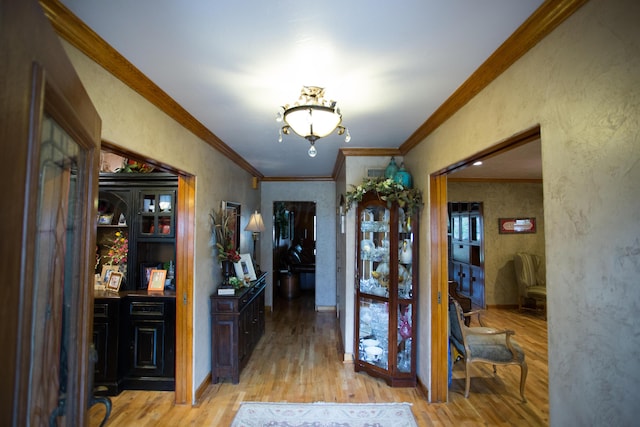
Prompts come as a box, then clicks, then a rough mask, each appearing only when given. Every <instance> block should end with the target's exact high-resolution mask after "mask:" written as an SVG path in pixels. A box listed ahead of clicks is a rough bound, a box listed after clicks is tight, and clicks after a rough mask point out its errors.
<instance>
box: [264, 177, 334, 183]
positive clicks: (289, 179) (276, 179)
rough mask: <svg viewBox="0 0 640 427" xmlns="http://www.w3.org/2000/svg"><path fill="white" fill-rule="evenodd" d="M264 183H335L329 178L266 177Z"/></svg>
mask: <svg viewBox="0 0 640 427" xmlns="http://www.w3.org/2000/svg"><path fill="white" fill-rule="evenodd" d="M262 181H264V182H300V181H335V180H334V178H333V177H331V176H268V177H264V178H262Z"/></svg>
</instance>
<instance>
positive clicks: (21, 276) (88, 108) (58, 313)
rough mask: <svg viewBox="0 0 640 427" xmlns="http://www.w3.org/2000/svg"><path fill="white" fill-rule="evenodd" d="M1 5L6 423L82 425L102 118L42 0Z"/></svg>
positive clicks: (0, 333) (1, 364)
mask: <svg viewBox="0 0 640 427" xmlns="http://www.w3.org/2000/svg"><path fill="white" fill-rule="evenodd" d="M1 9H2V11H3V12H2V13H1V14H0V51H1V52H2V57H3V58H4V60H3V61H0V75H2V76H3V79H4V82H3V83H4V84H3V89H2V90H3V96H2V100H1V102H0V117H2V121H1V124H0V140H1V141H2V144H3V157H4V160H5V166H4V167H3V168H0V171H1V172H0V176H1V177H2V182H3V183H4V184H5V185H4V203H3V214H2V221H0V227H1V228H0V229H1V233H2V236H3V239H0V245H2V248H1V253H2V254H3V256H2V257H0V258H1V259H2V265H1V266H0V278H1V280H0V282H1V283H2V284H3V285H2V286H1V287H0V299H1V300H2V303H3V309H2V314H1V319H0V337H1V339H2V342H3V345H4V351H3V352H0V358H1V359H0V376H1V377H2V378H3V382H4V384H3V387H2V396H1V398H0V402H2V403H1V405H2V407H0V425H3V426H18V425H20V426H22V425H47V424H56V425H61V426H77V425H85V424H86V422H85V413H86V408H87V404H88V400H89V395H90V394H91V392H90V390H88V384H89V381H88V379H89V377H90V375H92V374H93V373H92V372H90V362H89V343H90V337H91V335H90V333H91V319H92V308H93V300H92V292H93V281H92V274H91V273H92V269H93V265H94V263H95V259H91V256H92V255H93V254H94V253H95V234H94V233H93V232H92V230H93V229H94V228H95V215H96V214H95V212H96V207H95V197H96V193H97V183H98V182H97V171H98V160H99V145H100V118H99V116H98V114H97V112H96V110H95V108H94V107H93V105H92V103H91V101H90V99H89V97H88V95H87V93H86V92H85V91H84V89H83V87H82V85H81V83H80V81H79V79H78V77H77V75H76V73H75V71H74V69H73V67H72V66H71V63H70V62H69V60H68V58H67V57H66V54H65V52H64V50H63V48H62V46H61V44H60V41H59V39H58V37H57V36H56V34H55V33H54V31H53V29H52V28H51V25H50V23H49V21H48V20H47V19H46V18H45V16H44V14H43V12H42V10H41V9H40V6H39V4H38V2H37V1H22V2H13V1H12V2H7V1H2V7H1ZM16 40H20V42H19V43H18V42H16ZM90 255H91V256H90Z"/></svg>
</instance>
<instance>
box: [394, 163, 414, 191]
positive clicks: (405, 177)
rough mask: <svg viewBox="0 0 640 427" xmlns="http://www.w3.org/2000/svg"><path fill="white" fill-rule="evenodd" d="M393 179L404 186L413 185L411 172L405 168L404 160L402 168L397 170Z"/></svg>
mask: <svg viewBox="0 0 640 427" xmlns="http://www.w3.org/2000/svg"><path fill="white" fill-rule="evenodd" d="M393 180H394V181H395V182H397V183H398V184H401V185H402V186H403V187H404V188H411V186H412V185H413V183H412V180H411V174H410V173H409V172H408V171H407V170H406V169H405V168H404V162H402V163H401V164H400V169H399V170H398V172H396V175H395V176H394V178H393Z"/></svg>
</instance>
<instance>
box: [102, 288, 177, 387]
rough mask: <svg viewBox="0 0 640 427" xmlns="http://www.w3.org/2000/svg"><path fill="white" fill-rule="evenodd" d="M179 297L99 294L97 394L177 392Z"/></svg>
mask: <svg viewBox="0 0 640 427" xmlns="http://www.w3.org/2000/svg"><path fill="white" fill-rule="evenodd" d="M175 306H176V297H175V292H170V291H165V292H163V293H160V294H155V295H154V294H151V295H150V294H147V293H146V292H142V291H125V292H120V293H112V292H106V291H96V296H95V300H94V319H93V343H94V345H95V347H96V350H97V354H98V360H97V361H96V363H95V375H94V385H95V387H96V390H95V392H96V394H97V395H105V394H106V395H111V396H114V395H117V394H119V393H120V392H121V391H122V390H162V391H172V390H175V335H176V331H175V324H176V310H175Z"/></svg>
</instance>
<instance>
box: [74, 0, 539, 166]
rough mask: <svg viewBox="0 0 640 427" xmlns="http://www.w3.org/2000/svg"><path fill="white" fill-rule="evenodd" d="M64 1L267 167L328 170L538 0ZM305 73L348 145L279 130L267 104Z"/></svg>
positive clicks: (461, 71)
mask: <svg viewBox="0 0 640 427" xmlns="http://www.w3.org/2000/svg"><path fill="white" fill-rule="evenodd" d="M62 3H63V4H64V5H65V6H66V7H67V8H69V9H70V10H71V11H72V12H73V13H74V14H75V15H76V16H77V17H78V18H80V19H81V20H82V21H83V22H84V23H85V24H87V25H88V26H89V27H90V28H91V29H92V30H93V31H95V32H96V33H97V34H98V35H99V36H100V37H102V38H103V39H104V40H105V41H106V42H107V43H109V44H110V45H111V46H112V47H113V48H115V49H116V50H117V51H118V52H119V53H120V54H121V55H123V56H124V57H125V58H126V59H127V60H128V61H129V62H131V63H132V64H133V65H134V66H135V67H137V68H138V69H139V70H140V71H141V72H142V73H144V74H145V75H146V76H147V77H148V78H149V79H150V80H151V81H153V82H154V83H155V84H156V85H157V86H159V87H160V88H161V89H162V90H163V91H165V92H166V93H167V94H168V95H169V96H170V97H171V98H173V99H174V100H175V101H176V102H177V103H178V104H180V105H181V106H182V107H183V108H184V109H185V110H186V111H187V112H188V113H189V114H191V115H192V116H193V117H195V119H197V120H198V121H199V122H200V123H202V124H203V125H204V126H205V127H206V128H207V129H209V130H210V131H211V132H212V133H213V134H215V135H216V136H217V137H218V138H219V139H220V140H222V141H223V143H224V144H226V145H227V146H228V147H230V148H231V149H232V150H233V151H235V152H236V153H237V154H238V155H239V156H241V157H242V158H244V159H245V160H246V161H247V162H248V163H249V164H250V165H251V166H252V167H253V168H255V169H256V170H257V171H259V172H260V173H261V174H262V175H263V176H264V177H267V178H268V177H330V176H331V175H332V172H333V169H334V166H335V164H336V159H337V157H338V150H339V149H340V148H343V147H344V148H399V147H400V146H401V145H402V144H403V143H405V142H406V141H407V140H408V139H409V137H410V136H411V135H412V134H413V133H414V132H416V130H417V129H419V128H420V126H421V125H423V123H424V122H425V121H426V120H427V119H428V118H429V117H430V116H431V115H432V114H433V113H434V111H436V109H437V108H438V107H440V106H441V105H442V104H443V103H444V102H445V101H446V100H447V98H449V96H450V95H451V94H453V93H454V92H455V91H456V89H458V87H459V86H460V85H461V84H462V83H463V82H465V81H466V80H467V79H468V78H469V76H470V75H471V74H472V73H473V72H474V71H475V70H476V69H477V68H478V67H479V66H480V65H481V64H482V63H483V62H484V61H485V60H486V59H487V58H488V57H489V56H490V55H491V54H492V53H493V52H494V51H495V50H496V48H498V47H499V46H500V45H501V44H502V43H503V42H504V41H505V40H506V39H507V38H508V37H509V36H510V35H511V34H512V33H513V32H514V31H515V30H516V29H517V28H518V27H519V26H520V25H521V24H522V23H523V22H524V21H525V20H526V19H527V18H528V17H529V16H530V15H531V14H532V13H533V12H534V11H535V10H536V8H537V7H538V6H540V5H541V4H542V0H518V1H513V0H484V1H482V2H480V1H477V0H403V1H400V2H375V3H373V2H371V1H364V0H356V1H348V2H347V1H336V0H326V1H323V2H305V1H299V0H298V1H293V0H276V1H270V2H265V1H258V0H244V1H225V2H222V1H211V0H191V1H189V2H179V1H176V0H173V1H170V0H136V1H134V2H132V1H130V0H110V1H86V0H62ZM303 85H309V86H321V87H325V89H326V95H327V97H328V98H330V99H333V100H335V101H337V102H338V106H339V107H340V108H341V110H342V114H343V124H344V125H345V126H346V127H348V129H349V131H350V134H351V141H350V142H349V143H348V144H346V143H345V141H344V137H343V136H338V135H336V134H333V135H331V136H328V137H326V138H323V139H321V140H319V141H318V142H317V143H316V147H317V149H318V155H317V156H316V157H315V158H310V157H309V156H308V155H307V150H308V148H309V144H308V142H307V141H306V140H304V139H302V138H300V137H298V136H296V135H288V136H286V135H285V136H284V138H283V139H284V140H283V142H282V143H279V142H278V130H279V124H278V123H277V122H276V121H275V117H276V113H277V110H278V108H279V107H280V106H282V105H284V104H287V103H292V102H293V101H295V100H296V99H297V98H298V96H299V94H300V89H301V88H302V86H303ZM538 153H539V144H538ZM514 161H515V160H514V158H512V159H511V160H509V161H508V162H507V164H509V165H513V164H514ZM487 164H489V165H490V164H491V163H489V162H487ZM503 166H504V165H502V166H501V171H502V177H503V178H504V177H505V176H504V173H505V171H506V169H505V168H504V167H503ZM467 169H472V168H467ZM474 169H476V168H474ZM488 169H489V167H488V166H486V165H485V170H488ZM515 169H516V170H520V171H522V168H520V169H518V167H515ZM477 170H480V169H479V168H477ZM463 172H464V171H462V172H460V173H463ZM466 173H467V174H468V173H470V171H467V172H466Z"/></svg>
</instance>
